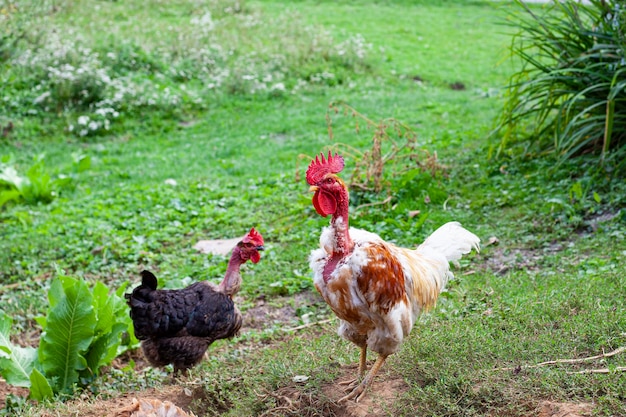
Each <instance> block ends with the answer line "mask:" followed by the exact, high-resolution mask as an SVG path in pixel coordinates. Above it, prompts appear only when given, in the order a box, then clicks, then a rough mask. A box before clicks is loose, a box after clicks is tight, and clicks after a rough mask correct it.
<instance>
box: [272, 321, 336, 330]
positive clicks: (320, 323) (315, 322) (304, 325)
mask: <svg viewBox="0 0 626 417" xmlns="http://www.w3.org/2000/svg"><path fill="white" fill-rule="evenodd" d="M331 321H332V319H326V320H320V321H314V322H313V323H307V324H302V325H300V326H296V327H289V328H286V329H283V331H284V332H290V331H294V330H302V329H307V328H309V327H313V326H317V325H322V324H326V323H330V322H331Z"/></svg>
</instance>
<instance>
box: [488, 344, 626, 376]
mask: <svg viewBox="0 0 626 417" xmlns="http://www.w3.org/2000/svg"><path fill="white" fill-rule="evenodd" d="M624 351H626V346H622V347H619V348H617V349H615V350H613V351H611V352H608V353H601V354H599V355H595V356H588V357H586V358H576V359H555V360H553V361H546V362H541V363H538V364H535V365H526V366H522V367H521V369H531V368H539V367H541V366H546V365H555V364H557V363H581V362H587V361H592V360H595V359H603V358H609V357H611V356H615V355H618V354H620V353H622V352H624ZM516 369H520V367H519V366H513V367H506V368H496V369H494V370H495V371H512V370H516ZM573 373H577V372H573ZM578 373H587V372H578Z"/></svg>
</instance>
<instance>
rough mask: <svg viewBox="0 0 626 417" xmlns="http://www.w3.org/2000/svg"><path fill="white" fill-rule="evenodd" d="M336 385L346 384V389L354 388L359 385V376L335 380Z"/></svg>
mask: <svg viewBox="0 0 626 417" xmlns="http://www.w3.org/2000/svg"><path fill="white" fill-rule="evenodd" d="M337 385H342V386H347V390H348V391H350V390H353V389H355V388H356V387H357V386H358V385H359V378H354V379H349V380H347V381H341V382H337Z"/></svg>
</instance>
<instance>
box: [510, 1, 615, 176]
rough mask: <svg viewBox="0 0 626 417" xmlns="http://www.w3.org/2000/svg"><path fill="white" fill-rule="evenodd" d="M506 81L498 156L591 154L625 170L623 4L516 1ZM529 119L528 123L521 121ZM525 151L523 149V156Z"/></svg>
mask: <svg viewBox="0 0 626 417" xmlns="http://www.w3.org/2000/svg"><path fill="white" fill-rule="evenodd" d="M516 3H517V5H518V6H519V10H520V11H519V13H518V14H513V15H512V16H511V20H510V24H511V25H512V26H513V27H514V28H516V29H517V30H518V32H517V34H516V35H515V36H514V37H513V42H512V45H511V53H512V55H513V56H515V57H518V58H520V59H521V62H522V67H521V69H520V70H518V71H517V72H515V73H514V74H513V76H512V77H511V81H510V84H509V86H508V91H507V96H506V100H505V107H504V111H503V114H502V116H501V122H500V129H501V130H502V132H503V138H502V141H501V143H500V148H499V150H500V152H504V153H519V152H520V151H519V150H516V148H515V146H514V145H515V144H516V143H517V141H516V140H515V138H516V137H517V136H518V135H519V136H525V137H528V138H529V139H528V141H527V142H524V143H527V144H528V145H529V146H528V149H526V150H531V151H533V152H537V153H540V154H554V155H555V156H556V157H557V158H558V159H559V160H561V161H563V160H565V159H568V158H572V157H574V156H577V155H581V154H585V153H594V154H595V155H597V163H598V164H600V165H601V164H604V163H605V162H609V161H610V162H611V163H612V164H614V165H616V166H618V167H621V168H623V167H624V166H623V156H624V149H625V145H626V9H625V8H624V6H623V3H622V2H621V1H614V0H609V1H604V0H591V1H590V2H589V3H588V4H584V3H579V2H553V3H550V6H548V7H547V9H542V10H538V9H536V8H533V7H531V6H529V5H527V4H526V3H524V2H522V1H519V0H518V1H516ZM529 120H530V124H528V123H526V121H529ZM526 150H524V151H526Z"/></svg>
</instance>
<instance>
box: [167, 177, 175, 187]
mask: <svg viewBox="0 0 626 417" xmlns="http://www.w3.org/2000/svg"><path fill="white" fill-rule="evenodd" d="M165 184H167V185H171V186H172V187H176V186H177V185H178V183H177V182H176V180H175V179H173V178H168V179H166V180H165Z"/></svg>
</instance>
